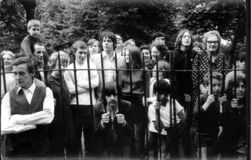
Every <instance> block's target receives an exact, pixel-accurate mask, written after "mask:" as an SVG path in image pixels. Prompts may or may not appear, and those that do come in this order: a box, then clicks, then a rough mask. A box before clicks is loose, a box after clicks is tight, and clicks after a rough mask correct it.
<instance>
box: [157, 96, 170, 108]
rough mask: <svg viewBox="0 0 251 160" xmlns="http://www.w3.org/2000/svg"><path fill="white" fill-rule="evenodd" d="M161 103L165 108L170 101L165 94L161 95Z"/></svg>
mask: <svg viewBox="0 0 251 160" xmlns="http://www.w3.org/2000/svg"><path fill="white" fill-rule="evenodd" d="M159 101H160V103H161V105H162V106H164V107H165V106H166V103H167V101H168V95H167V94H164V93H162V94H159Z"/></svg>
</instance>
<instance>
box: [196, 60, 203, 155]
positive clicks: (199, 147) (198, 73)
mask: <svg viewBox="0 0 251 160" xmlns="http://www.w3.org/2000/svg"><path fill="white" fill-rule="evenodd" d="M198 57H199V60H198V61H197V62H198V65H197V68H196V73H197V86H196V87H197V91H198V95H196V96H197V97H195V98H196V99H197V100H198V101H197V105H198V106H197V107H198V114H200V112H201V108H200V78H201V77H200V75H202V73H203V72H204V71H201V70H200V62H201V60H202V59H201V58H200V57H201V56H198ZM195 90H196V89H195ZM195 103H196V102H195ZM195 105H196V104H195ZM196 118H197V119H196V121H197V120H198V116H197V117H196ZM195 123H197V124H196V125H198V134H199V135H198V139H199V144H198V152H199V153H198V156H199V157H198V158H201V134H200V125H199V122H195ZM196 143H197V142H196ZM196 150H197V148H196Z"/></svg>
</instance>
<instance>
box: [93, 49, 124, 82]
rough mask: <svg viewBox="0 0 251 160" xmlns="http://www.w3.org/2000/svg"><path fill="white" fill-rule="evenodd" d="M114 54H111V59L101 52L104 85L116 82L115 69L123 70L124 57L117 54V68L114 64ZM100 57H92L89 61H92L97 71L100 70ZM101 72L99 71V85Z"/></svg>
mask: <svg viewBox="0 0 251 160" xmlns="http://www.w3.org/2000/svg"><path fill="white" fill-rule="evenodd" d="M115 54H116V53H115V52H114V53H113V56H112V57H109V55H108V54H106V53H105V52H102V55H103V67H104V68H103V69H105V70H104V80H105V83H108V82H116V69H125V66H126V65H125V59H124V57H122V56H120V55H118V54H117V67H118V68H116V63H115ZM101 60H102V59H101V56H100V54H97V55H94V56H92V57H91V61H93V62H94V63H95V65H96V67H97V69H102V63H101ZM102 76H103V75H102V71H101V70H99V77H100V85H102V80H103V79H102Z"/></svg>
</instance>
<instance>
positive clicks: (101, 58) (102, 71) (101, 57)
mask: <svg viewBox="0 0 251 160" xmlns="http://www.w3.org/2000/svg"><path fill="white" fill-rule="evenodd" d="M100 61H101V73H102V83H103V88H102V90H101V92H102V93H103V91H104V89H105V73H104V58H103V52H101V53H100ZM102 95H103V94H101V96H102ZM101 98H105V97H101ZM104 109H105V112H106V111H107V110H106V106H104Z"/></svg>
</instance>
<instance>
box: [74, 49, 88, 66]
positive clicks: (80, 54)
mask: <svg viewBox="0 0 251 160" xmlns="http://www.w3.org/2000/svg"><path fill="white" fill-rule="evenodd" d="M87 53H88V49H87V48H85V49H82V48H78V49H77V51H76V53H75V55H76V61H77V62H78V63H79V64H82V63H83V62H84V60H85V58H86V57H87Z"/></svg>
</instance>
